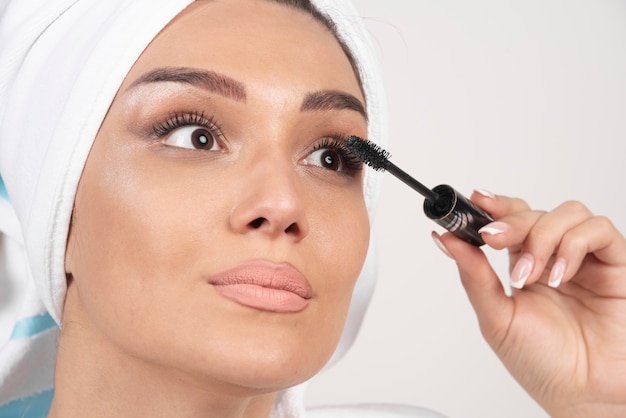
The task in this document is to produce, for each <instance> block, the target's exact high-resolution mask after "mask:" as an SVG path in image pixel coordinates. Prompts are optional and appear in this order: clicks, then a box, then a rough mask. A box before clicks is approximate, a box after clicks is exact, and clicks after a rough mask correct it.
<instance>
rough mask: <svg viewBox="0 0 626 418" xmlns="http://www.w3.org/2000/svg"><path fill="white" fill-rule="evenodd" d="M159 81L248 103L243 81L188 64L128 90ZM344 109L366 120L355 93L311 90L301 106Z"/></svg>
mask: <svg viewBox="0 0 626 418" xmlns="http://www.w3.org/2000/svg"><path fill="white" fill-rule="evenodd" d="M159 82H173V83H183V84H189V85H191V86H194V87H199V88H202V89H204V90H208V91H211V92H213V93H217V94H219V95H221V96H224V97H226V98H229V99H233V100H236V101H239V102H245V101H246V98H247V95H246V86H245V85H244V84H243V83H242V82H241V81H238V80H235V79H233V78H231V77H228V76H226V75H224V74H220V73H217V72H215V71H210V70H201V69H196V68H188V67H161V68H156V69H154V70H151V71H148V72H147V73H145V74H143V75H142V76H141V77H139V78H138V79H137V80H135V81H133V83H132V84H131V85H130V86H129V87H128V89H127V90H130V89H133V88H135V87H137V86H139V85H142V84H151V83H159ZM342 109H349V110H354V111H356V112H358V113H359V114H361V115H362V116H363V117H364V118H365V120H367V111H366V110H365V106H364V105H363V103H362V102H361V101H360V100H359V99H357V98H356V97H355V96H353V95H351V94H348V93H344V92H342V91H339V90H320V91H314V92H310V93H308V94H307V95H306V96H305V98H304V100H303V101H302V105H301V106H300V111H302V112H306V111H317V110H342Z"/></svg>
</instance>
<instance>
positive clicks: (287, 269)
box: [209, 260, 313, 299]
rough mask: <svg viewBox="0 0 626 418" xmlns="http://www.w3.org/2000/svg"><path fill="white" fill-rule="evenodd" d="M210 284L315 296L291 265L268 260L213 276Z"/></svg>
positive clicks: (254, 262) (250, 263)
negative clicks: (254, 286) (248, 286)
mask: <svg viewBox="0 0 626 418" xmlns="http://www.w3.org/2000/svg"><path fill="white" fill-rule="evenodd" d="M209 283H210V284H212V285H214V286H228V285H238V284H251V285H256V286H260V287H266V288H269V289H277V290H285V291H288V292H292V293H295V294H296V295H298V296H300V297H301V298H303V299H310V298H311V297H312V295H313V290H312V289H311V284H310V283H309V281H308V280H307V279H306V277H304V275H303V274H302V273H300V272H299V271H298V270H297V269H296V268H295V267H293V266H292V265H291V264H289V263H273V262H270V261H266V260H253V261H248V262H245V263H242V264H239V265H237V266H235V267H231V268H228V269H226V270H223V271H221V272H218V273H215V274H212V275H211V276H210V277H209Z"/></svg>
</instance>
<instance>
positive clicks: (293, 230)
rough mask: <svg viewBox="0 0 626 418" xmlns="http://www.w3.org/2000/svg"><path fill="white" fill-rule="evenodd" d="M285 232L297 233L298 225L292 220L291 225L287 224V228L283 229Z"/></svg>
mask: <svg viewBox="0 0 626 418" xmlns="http://www.w3.org/2000/svg"><path fill="white" fill-rule="evenodd" d="M285 233H287V234H294V235H298V234H299V233H300V227H299V226H298V224H297V223H295V222H294V223H292V224H291V225H289V226H288V227H287V229H285Z"/></svg>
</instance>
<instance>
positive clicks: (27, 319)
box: [0, 176, 59, 418]
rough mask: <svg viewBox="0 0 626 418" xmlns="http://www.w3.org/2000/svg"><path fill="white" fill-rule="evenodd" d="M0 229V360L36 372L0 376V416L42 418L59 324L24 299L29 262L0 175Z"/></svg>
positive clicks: (49, 390)
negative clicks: (24, 280) (25, 278)
mask: <svg viewBox="0 0 626 418" xmlns="http://www.w3.org/2000/svg"><path fill="white" fill-rule="evenodd" d="M0 231H1V232H0V254H1V256H0V260H2V262H1V263H0V292H1V295H0V331H1V334H0V335H1V336H2V337H1V339H0V347H1V348H0V364H12V365H13V368H15V369H16V370H19V369H22V370H33V371H37V372H36V373H32V374H31V373H29V375H28V376H24V375H23V374H11V375H0V387H1V388H2V390H1V391H0V418H5V417H6V418H9V417H24V418H42V417H45V416H47V414H48V410H49V408H50V402H51V401H52V394H53V371H54V361H55V357H56V353H55V350H54V349H53V350H51V349H50V347H56V340H57V336H58V332H59V328H58V326H57V324H56V322H55V321H54V319H52V317H51V316H50V315H49V314H48V312H47V311H46V310H45V308H44V307H43V304H42V303H41V302H40V301H37V300H32V299H31V300H27V298H31V297H32V296H29V294H30V295H36V292H34V291H33V289H30V290H31V291H30V292H29V291H28V290H29V289H28V286H29V285H28V284H26V286H24V284H23V283H21V281H20V280H19V278H20V277H25V276H24V274H27V273H28V272H27V271H25V270H26V269H27V268H28V264H27V261H26V258H25V257H26V254H25V250H24V246H23V243H22V242H21V239H20V237H19V224H18V223H17V217H16V216H15V214H14V213H13V209H12V207H11V205H10V203H9V197H8V193H7V190H6V187H5V186H4V182H3V181H2V177H1V176H0ZM8 231H11V232H8ZM31 286H32V285H31ZM24 288H26V289H24ZM25 290H26V291H25Z"/></svg>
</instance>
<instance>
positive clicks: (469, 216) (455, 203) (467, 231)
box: [424, 184, 494, 246]
mask: <svg viewBox="0 0 626 418" xmlns="http://www.w3.org/2000/svg"><path fill="white" fill-rule="evenodd" d="M433 191H434V192H435V193H437V195H438V196H439V198H438V199H437V200H436V201H432V200H428V199H426V200H424V213H425V214H426V216H427V217H428V218H430V219H432V220H433V221H435V223H437V224H438V225H439V226H442V227H444V228H445V229H447V230H448V231H450V232H451V233H452V234H454V235H456V236H457V237H459V238H461V239H462V240H464V241H467V242H469V243H470V244H474V245H476V246H481V245H483V244H485V241H483V238H482V237H481V236H480V234H479V233H478V231H479V230H480V229H481V228H482V227H483V226H485V225H487V224H488V223H491V222H493V220H494V219H493V218H492V217H491V216H490V215H489V214H488V213H486V212H485V211H483V210H482V209H480V208H479V207H478V206H476V205H475V204H474V203H472V201H470V200H469V199H468V198H466V197H465V196H463V195H462V194H461V193H459V192H457V191H456V190H454V189H453V188H452V187H450V186H448V185H447V184H440V185H439V186H437V187H435V188H434V189H433Z"/></svg>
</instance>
